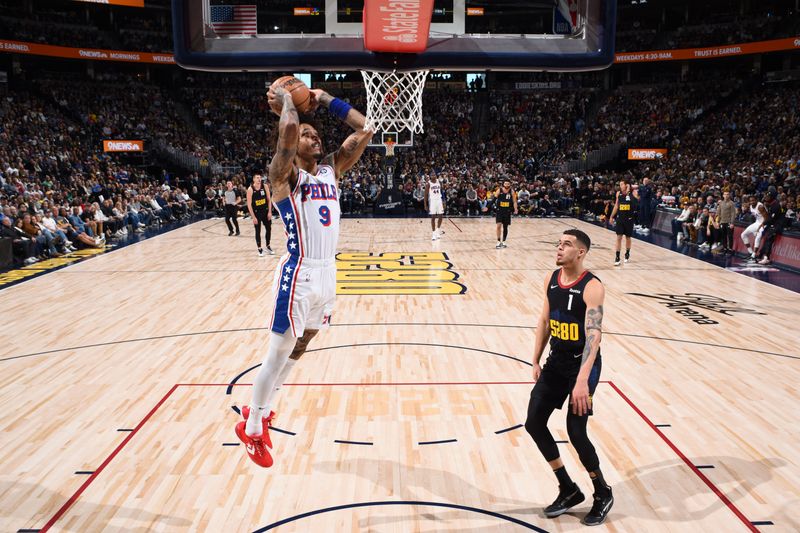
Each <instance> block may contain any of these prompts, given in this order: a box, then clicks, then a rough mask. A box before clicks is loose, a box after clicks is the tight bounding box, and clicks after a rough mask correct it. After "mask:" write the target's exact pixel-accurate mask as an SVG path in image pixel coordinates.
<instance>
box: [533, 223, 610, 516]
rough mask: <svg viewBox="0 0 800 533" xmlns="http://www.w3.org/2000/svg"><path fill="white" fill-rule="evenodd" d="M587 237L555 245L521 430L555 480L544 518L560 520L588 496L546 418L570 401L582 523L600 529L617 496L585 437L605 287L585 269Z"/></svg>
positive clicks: (570, 233)
mask: <svg viewBox="0 0 800 533" xmlns="http://www.w3.org/2000/svg"><path fill="white" fill-rule="evenodd" d="M590 246H591V241H590V240H589V236H588V235H586V234H585V233H584V232H582V231H580V230H577V229H569V230H567V231H565V232H564V234H563V235H562V236H561V239H560V240H559V243H558V251H557V253H556V265H558V266H560V267H561V268H560V269H558V270H556V271H555V272H553V273H552V274H551V275H550V277H549V278H548V279H547V281H546V284H545V287H544V289H545V299H544V305H543V308H542V314H541V316H540V318H539V324H538V327H537V329H536V346H535V350H534V354H533V380H534V381H535V382H536V385H534V387H533V391H531V399H530V402H529V404H528V419H527V420H526V421H525V429H526V430H527V431H528V433H530V435H531V437H533V440H534V442H536V445H537V446H538V447H539V450H540V451H541V452H542V455H544V458H545V459H546V460H547V462H548V463H549V464H550V466H551V467H552V469H553V472H554V473H555V475H556V479H558V486H559V492H558V497H557V498H556V500H555V501H554V502H553V503H552V504H551V505H549V506H547V507H546V508H545V509H544V514H545V516H547V517H548V518H554V517H556V516H559V515H561V514H564V513H565V512H566V511H567V510H568V509H569V508H571V507H574V506H575V505H577V504H579V503H581V502H582V501H583V500H584V499H585V497H584V495H583V493H582V492H581V490H580V488H578V485H577V484H575V482H574V481H572V479H571V478H570V477H569V474H567V470H566V468H565V467H564V463H563V462H562V461H561V457H560V455H559V453H558V448H557V447H556V442H555V440H554V439H553V435H552V434H551V433H550V430H549V429H548V428H547V420H548V419H549V418H550V415H551V414H552V413H553V411H554V410H555V409H561V406H562V405H563V404H564V400H565V399H566V398H567V397H569V398H570V400H569V409H568V412H567V433H568V434H569V439H570V441H571V442H572V445H573V446H574V447H575V450H576V451H577V452H578V457H579V458H580V460H581V463H582V464H583V466H584V467H585V468H586V470H587V471H588V472H589V477H590V478H591V479H592V484H593V485H594V504H593V505H592V509H591V510H590V511H589V512H588V513H587V514H586V516H584V518H583V520H582V522H583V523H584V524H585V525H587V526H596V525H598V524H601V523H603V521H604V520H605V519H606V516H608V512H609V510H610V509H611V506H612V505H613V504H614V497H613V495H612V493H611V487H609V486H608V485H607V484H606V482H605V480H604V479H603V474H602V472H600V460H599V459H598V458H597V453H596V452H595V449H594V446H593V445H592V443H591V441H590V440H589V436H588V435H587V433H586V424H587V422H588V421H589V416H590V415H591V414H592V395H593V394H594V390H595V388H596V387H597V383H598V382H599V381H600V369H601V364H602V363H601V358H600V337H601V335H602V331H601V329H602V322H603V298H604V297H605V289H604V288H603V284H602V283H600V280H599V279H598V278H596V277H595V276H594V274H592V273H591V272H589V271H588V270H586V269H585V268H584V266H583V260H584V258H585V257H586V254H587V253H588V252H589V247H590ZM548 338H549V339H550V355H549V356H548V357H547V363H546V364H545V365H544V368H542V367H540V366H539V361H540V359H541V357H542V351H543V350H544V346H545V344H546V343H547V340H548Z"/></svg>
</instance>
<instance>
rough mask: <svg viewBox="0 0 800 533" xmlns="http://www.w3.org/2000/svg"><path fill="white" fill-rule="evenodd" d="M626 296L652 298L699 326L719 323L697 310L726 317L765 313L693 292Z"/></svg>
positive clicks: (716, 297)
mask: <svg viewBox="0 0 800 533" xmlns="http://www.w3.org/2000/svg"><path fill="white" fill-rule="evenodd" d="M628 294H630V295H633V296H643V297H645V298H653V299H654V300H657V301H658V302H659V303H661V304H664V305H666V306H667V309H671V310H673V311H675V312H676V313H678V314H679V315H683V316H685V317H686V318H688V319H689V320H691V321H692V322H694V323H695V324H701V325H708V324H719V322H717V321H716V320H713V319H712V318H711V317H709V316H707V315H704V314H703V313H702V312H701V311H699V310H698V309H702V310H704V311H711V312H713V313H719V314H722V315H727V316H732V315H733V314H735V313H739V314H748V315H766V313H762V312H761V311H756V310H755V309H747V308H745V307H740V306H739V304H738V303H736V302H734V301H733V300H725V299H723V298H719V297H718V296H711V295H709V294H699V293H694V292H687V293H685V294H664V293H659V294H642V293H640V292H629V293H628Z"/></svg>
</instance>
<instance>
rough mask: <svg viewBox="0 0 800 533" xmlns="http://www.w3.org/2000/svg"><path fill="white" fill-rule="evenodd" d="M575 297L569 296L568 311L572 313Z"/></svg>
mask: <svg viewBox="0 0 800 533" xmlns="http://www.w3.org/2000/svg"><path fill="white" fill-rule="evenodd" d="M573 296H574V295H573V294H570V295H569V300H567V311H572V297H573Z"/></svg>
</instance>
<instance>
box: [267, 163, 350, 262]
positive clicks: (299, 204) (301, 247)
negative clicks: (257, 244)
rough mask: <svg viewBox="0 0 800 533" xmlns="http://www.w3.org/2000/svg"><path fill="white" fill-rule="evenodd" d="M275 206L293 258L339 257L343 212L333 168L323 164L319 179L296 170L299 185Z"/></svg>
mask: <svg viewBox="0 0 800 533" xmlns="http://www.w3.org/2000/svg"><path fill="white" fill-rule="evenodd" d="M276 206H277V207H278V211H279V212H280V214H281V219H282V220H283V226H284V228H285V230H286V248H287V251H288V252H289V254H290V255H294V256H298V257H307V258H309V259H330V258H332V257H335V256H336V246H337V244H338V242H339V217H340V214H341V209H340V208H339V191H338V190H337V188H336V173H335V172H334V170H333V167H331V166H330V165H320V166H319V167H318V169H317V174H316V176H315V175H313V174H309V173H308V172H306V171H305V170H302V169H297V185H296V186H295V187H294V190H292V192H291V194H290V195H289V196H288V197H287V198H284V199H283V200H281V201H280V202H278V203H277V204H276Z"/></svg>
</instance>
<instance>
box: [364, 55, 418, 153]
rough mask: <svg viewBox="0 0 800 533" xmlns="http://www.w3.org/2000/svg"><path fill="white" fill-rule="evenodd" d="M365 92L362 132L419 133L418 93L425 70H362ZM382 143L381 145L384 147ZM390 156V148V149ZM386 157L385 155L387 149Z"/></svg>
mask: <svg viewBox="0 0 800 533" xmlns="http://www.w3.org/2000/svg"><path fill="white" fill-rule="evenodd" d="M361 76H362V77H363V78H364V86H365V87H366V90H367V117H366V119H367V120H366V128H367V129H371V130H372V131H400V130H403V129H408V130H410V131H412V132H413V133H422V131H423V125H422V90H423V89H424V88H425V78H426V77H427V76H428V71H427V70H417V71H412V72H397V71H393V72H374V71H367V70H362V71H361ZM385 144H386V143H384V145H385ZM391 150H392V152H394V147H392V149H391ZM386 155H389V149H388V148H387V152H386Z"/></svg>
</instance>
